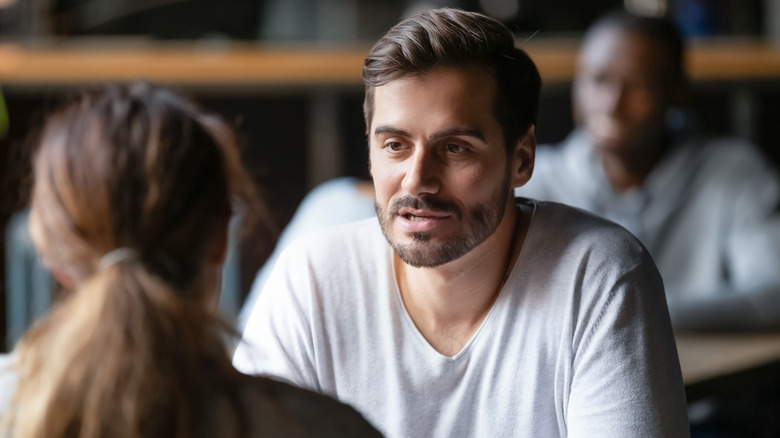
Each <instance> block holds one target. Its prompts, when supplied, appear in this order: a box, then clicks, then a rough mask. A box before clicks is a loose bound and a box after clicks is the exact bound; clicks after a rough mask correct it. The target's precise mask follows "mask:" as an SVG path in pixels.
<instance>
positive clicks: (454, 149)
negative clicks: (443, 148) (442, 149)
mask: <svg viewBox="0 0 780 438" xmlns="http://www.w3.org/2000/svg"><path fill="white" fill-rule="evenodd" d="M447 152H452V153H453V154H456V153H458V152H463V148H462V147H461V146H460V145H459V144H454V143H450V144H448V145H447Z"/></svg>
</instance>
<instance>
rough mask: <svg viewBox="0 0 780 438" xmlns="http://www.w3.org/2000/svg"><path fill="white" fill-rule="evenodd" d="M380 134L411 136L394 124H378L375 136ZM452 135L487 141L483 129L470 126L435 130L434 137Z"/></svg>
mask: <svg viewBox="0 0 780 438" xmlns="http://www.w3.org/2000/svg"><path fill="white" fill-rule="evenodd" d="M379 134H396V135H402V136H405V137H408V136H409V134H408V133H407V132H406V131H404V130H403V129H398V128H393V127H392V126H389V125H379V126H377V127H376V129H374V136H376V135H379ZM452 136H466V137H474V138H476V139H479V140H482V141H485V136H484V135H482V132H481V131H479V130H477V129H469V128H451V129H442V130H441V131H437V132H435V133H434V134H433V136H432V138H434V139H439V138H444V137H452Z"/></svg>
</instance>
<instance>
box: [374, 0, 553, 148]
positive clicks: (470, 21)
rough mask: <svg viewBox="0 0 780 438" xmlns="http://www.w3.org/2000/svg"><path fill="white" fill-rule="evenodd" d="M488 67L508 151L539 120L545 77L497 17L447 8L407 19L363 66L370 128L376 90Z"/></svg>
mask: <svg viewBox="0 0 780 438" xmlns="http://www.w3.org/2000/svg"><path fill="white" fill-rule="evenodd" d="M470 65H480V66H485V67H488V68H490V69H492V70H493V72H494V75H495V78H496V85H497V96H496V101H495V103H494V105H495V109H494V112H495V116H496V119H497V120H498V122H499V124H500V125H501V127H502V129H503V132H504V140H505V143H506V149H507V152H508V153H509V152H511V151H512V150H514V147H515V144H516V143H517V141H519V140H520V138H521V137H522V136H523V135H525V133H526V132H527V131H528V128H530V127H531V125H534V124H535V123H536V115H537V112H538V107H539V91H540V88H541V84H542V81H541V78H540V76H539V72H538V70H537V69H536V65H534V63H533V61H531V58H530V57H529V56H528V54H527V53H525V52H524V51H523V50H522V49H520V48H518V47H515V39H514V36H513V35H512V32H511V31H510V30H509V29H507V28H506V26H504V25H503V24H501V23H500V22H498V21H496V20H495V19H493V18H490V17H487V16H485V15H482V14H478V13H475V12H466V11H461V10H458V9H450V8H442V9H433V10H428V11H424V12H421V13H419V14H417V15H414V16H412V17H410V18H407V19H405V20H403V21H401V22H400V23H398V24H397V25H395V26H394V27H393V28H392V29H390V30H389V31H388V32H387V33H386V34H385V35H384V36H383V37H382V38H380V39H379V41H377V43H376V44H374V46H373V47H372V48H371V50H370V52H369V53H368V56H366V59H365V62H364V64H363V81H364V83H365V86H366V97H365V100H364V102H363V113H364V116H365V120H366V129H367V130H369V129H370V126H371V119H372V117H373V111H374V88H376V87H379V86H382V85H385V84H387V83H389V82H392V81H394V80H396V79H400V78H402V77H404V76H408V75H414V74H422V73H425V72H427V71H429V70H431V69H432V68H435V67H461V66H470Z"/></svg>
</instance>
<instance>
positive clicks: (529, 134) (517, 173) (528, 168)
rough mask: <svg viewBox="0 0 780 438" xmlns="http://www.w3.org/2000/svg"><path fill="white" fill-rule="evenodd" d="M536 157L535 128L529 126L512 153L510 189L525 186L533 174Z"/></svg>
mask: <svg viewBox="0 0 780 438" xmlns="http://www.w3.org/2000/svg"><path fill="white" fill-rule="evenodd" d="M535 157H536V126H534V125H531V126H530V127H529V128H528V131H526V133H525V134H524V135H523V136H522V137H520V140H518V141H517V145H515V150H514V152H513V153H512V162H511V166H512V167H511V168H510V169H511V172H512V173H511V177H510V178H511V182H512V188H518V187H520V186H523V185H525V183H527V182H528V180H530V179H531V175H532V174H533V173H534V159H535Z"/></svg>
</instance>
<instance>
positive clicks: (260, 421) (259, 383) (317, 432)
mask: <svg viewBox="0 0 780 438" xmlns="http://www.w3.org/2000/svg"><path fill="white" fill-rule="evenodd" d="M245 378H246V382H245V384H244V385H243V388H244V393H243V394H242V400H243V402H244V405H245V408H246V411H245V412H246V413H247V419H248V420H249V423H250V430H251V433H250V434H249V436H291V437H292V436H307V437H351V436H360V437H372V436H381V434H380V433H379V432H377V431H376V429H374V427H373V426H371V425H370V424H369V423H368V421H366V420H365V419H364V418H363V416H362V415H361V414H360V413H358V412H357V411H356V410H355V409H353V408H352V407H350V406H348V405H346V404H343V403H341V402H339V401H337V400H335V399H333V398H331V397H328V396H326V395H322V394H318V393H315V392H312V391H308V390H305V389H301V388H299V387H296V386H293V385H290V384H288V383H285V382H281V381H277V380H273V379H269V378H265V377H252V376H246V377H245Z"/></svg>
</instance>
